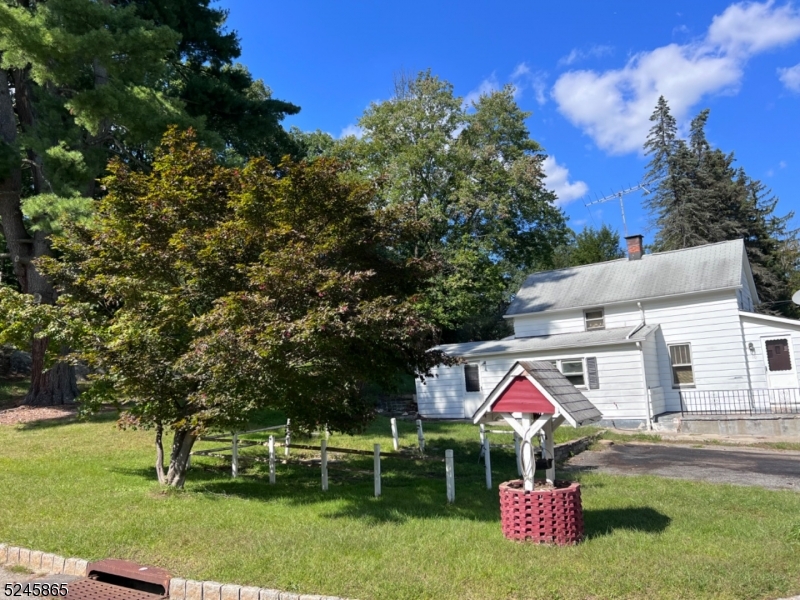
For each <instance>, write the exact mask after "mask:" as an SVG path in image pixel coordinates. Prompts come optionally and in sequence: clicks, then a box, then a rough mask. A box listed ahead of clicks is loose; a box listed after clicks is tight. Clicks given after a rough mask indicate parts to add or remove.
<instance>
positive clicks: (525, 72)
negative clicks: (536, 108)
mask: <svg viewBox="0 0 800 600" xmlns="http://www.w3.org/2000/svg"><path fill="white" fill-rule="evenodd" d="M511 81H512V82H513V85H514V97H515V98H517V97H519V96H521V95H522V91H523V90H524V89H526V88H528V87H530V89H531V90H533V96H534V98H536V102H537V103H538V104H539V105H540V106H541V105H543V104H545V103H546V102H547V94H546V93H545V92H546V91H547V73H545V72H544V71H536V72H533V71H531V69H530V67H529V66H528V65H527V64H525V63H524V62H522V63H519V64H518V65H517V66H516V68H515V69H514V72H513V73H511Z"/></svg>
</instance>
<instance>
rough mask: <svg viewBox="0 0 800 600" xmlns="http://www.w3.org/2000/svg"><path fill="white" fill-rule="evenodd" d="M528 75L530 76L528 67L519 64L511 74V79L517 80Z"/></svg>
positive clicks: (522, 63)
mask: <svg viewBox="0 0 800 600" xmlns="http://www.w3.org/2000/svg"><path fill="white" fill-rule="evenodd" d="M530 74H531V69H530V67H529V66H528V65H526V64H525V63H524V62H521V63H519V64H518V65H517V66H516V68H515V69H514V72H513V73H511V79H519V78H520V77H523V76H525V75H530Z"/></svg>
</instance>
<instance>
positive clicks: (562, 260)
mask: <svg viewBox="0 0 800 600" xmlns="http://www.w3.org/2000/svg"><path fill="white" fill-rule="evenodd" d="M624 256H625V253H624V252H623V250H622V248H620V245H619V233H617V231H616V230H614V229H611V228H610V227H609V226H608V225H602V226H601V227H600V228H597V229H596V228H594V227H586V228H584V229H583V230H582V231H581V232H579V233H574V232H572V233H571V235H570V238H569V242H568V243H567V244H565V245H563V246H560V247H559V248H558V249H557V250H556V253H555V256H554V266H555V267H556V268H559V269H560V268H563V267H577V266H580V265H589V264H592V263H599V262H605V261H607V260H616V259H618V258H623V257H624Z"/></svg>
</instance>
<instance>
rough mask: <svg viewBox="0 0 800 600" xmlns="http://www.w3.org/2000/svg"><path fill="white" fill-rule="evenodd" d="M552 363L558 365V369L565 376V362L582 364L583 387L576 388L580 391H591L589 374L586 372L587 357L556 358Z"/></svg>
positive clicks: (577, 386)
mask: <svg viewBox="0 0 800 600" xmlns="http://www.w3.org/2000/svg"><path fill="white" fill-rule="evenodd" d="M550 362H555V363H556V368H557V369H558V370H559V371H560V372H561V374H562V375H564V368H563V366H562V364H563V363H565V362H580V363H581V367H582V368H583V385H576V386H575V387H576V388H578V389H579V390H588V389H589V373H588V372H587V371H586V357H585V356H584V357H582V358H577V357H576V358H554V359H552V360H551V361H550ZM571 375H577V373H571Z"/></svg>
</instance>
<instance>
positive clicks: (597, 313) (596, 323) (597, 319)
mask: <svg viewBox="0 0 800 600" xmlns="http://www.w3.org/2000/svg"><path fill="white" fill-rule="evenodd" d="M583 316H584V318H585V320H586V331H592V330H593V329H605V328H606V323H605V319H604V318H603V309H602V308H596V309H593V310H587V311H586V312H584V313H583Z"/></svg>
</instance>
